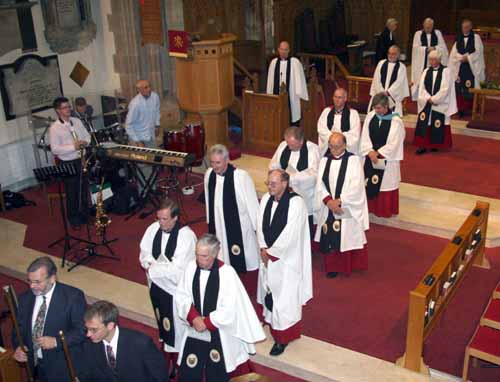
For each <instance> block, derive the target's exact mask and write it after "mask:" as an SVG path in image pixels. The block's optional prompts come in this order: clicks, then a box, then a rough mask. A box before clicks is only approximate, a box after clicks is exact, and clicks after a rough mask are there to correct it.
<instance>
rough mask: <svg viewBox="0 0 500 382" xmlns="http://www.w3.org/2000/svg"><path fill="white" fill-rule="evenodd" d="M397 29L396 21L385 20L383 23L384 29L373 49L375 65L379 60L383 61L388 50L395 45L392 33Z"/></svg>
mask: <svg viewBox="0 0 500 382" xmlns="http://www.w3.org/2000/svg"><path fill="white" fill-rule="evenodd" d="M397 28H398V21H397V20H396V19H392V18H391V19H387V21H386V23H385V28H384V30H383V31H382V33H380V36H379V37H378V39H377V46H376V49H375V59H376V61H377V63H378V62H379V61H380V60H385V59H386V58H387V52H388V51H389V48H390V47H391V46H393V45H396V39H395V38H394V32H395V30H396V29H397Z"/></svg>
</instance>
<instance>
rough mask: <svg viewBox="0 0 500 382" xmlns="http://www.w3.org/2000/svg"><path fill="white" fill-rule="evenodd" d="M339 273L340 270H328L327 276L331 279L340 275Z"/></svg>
mask: <svg viewBox="0 0 500 382" xmlns="http://www.w3.org/2000/svg"><path fill="white" fill-rule="evenodd" d="M338 274H339V273H338V272H328V273H327V274H326V277H328V278H329V279H334V278H335V277H337V276H338Z"/></svg>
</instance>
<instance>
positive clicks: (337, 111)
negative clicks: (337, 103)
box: [335, 108, 344, 114]
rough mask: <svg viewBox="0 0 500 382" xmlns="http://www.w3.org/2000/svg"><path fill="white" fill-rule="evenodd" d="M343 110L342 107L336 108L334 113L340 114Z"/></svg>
mask: <svg viewBox="0 0 500 382" xmlns="http://www.w3.org/2000/svg"><path fill="white" fill-rule="evenodd" d="M343 111H344V108H342V109H340V110H338V109H335V114H342V112H343Z"/></svg>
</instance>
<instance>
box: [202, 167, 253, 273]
mask: <svg viewBox="0 0 500 382" xmlns="http://www.w3.org/2000/svg"><path fill="white" fill-rule="evenodd" d="M212 171H213V170H212V168H209V169H208V170H207V172H206V173H205V208H206V213H207V222H208V220H209V210H208V206H209V200H208V195H209V193H208V180H209V178H210V174H211V173H212ZM215 178H216V183H215V197H214V219H215V231H216V236H217V238H218V239H219V241H220V242H221V251H220V254H219V256H220V259H221V260H222V261H224V262H225V263H227V264H231V262H230V257H229V248H228V246H227V233H226V225H225V223H224V192H223V189H224V179H225V177H223V176H220V175H215ZM234 190H235V194H236V203H237V205H238V213H239V216H240V224H241V235H242V238H243V247H244V249H245V264H246V267H247V270H248V271H254V270H256V269H257V268H258V267H259V258H260V254H259V249H258V247H257V236H256V234H255V230H256V229H257V211H258V209H259V200H258V199H257V192H256V191H255V185H254V183H253V180H252V178H251V177H250V175H248V173H247V172H246V171H245V170H241V169H239V168H237V169H235V170H234Z"/></svg>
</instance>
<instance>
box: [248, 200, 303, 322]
mask: <svg viewBox="0 0 500 382" xmlns="http://www.w3.org/2000/svg"><path fill="white" fill-rule="evenodd" d="M269 197H270V196H269V193H265V194H264V196H263V197H262V200H261V202H260V208H259V219H258V237H259V244H260V247H261V248H267V244H266V241H265V240H264V233H263V231H262V223H263V222H262V220H263V217H264V210H265V208H266V204H267V201H268V200H269ZM277 206H278V203H277V202H274V203H273V206H272V209H271V221H272V218H273V216H274V213H275V211H276V208H277ZM267 252H268V253H269V254H270V255H271V256H274V257H277V258H278V259H279V260H277V261H272V260H269V262H268V263H267V268H266V267H265V266H264V263H262V262H261V264H260V269H259V283H258V287H257V302H258V303H259V304H261V305H262V306H263V313H264V319H265V321H266V322H267V323H269V324H271V327H272V328H273V329H275V330H286V329H288V328H290V327H292V326H293V325H295V324H296V323H297V322H299V321H300V320H301V319H302V305H305V304H306V303H307V301H309V300H310V299H311V298H312V297H313V288H312V266H311V242H310V234H309V225H308V222H307V208H306V205H305V203H304V201H303V200H302V198H301V197H300V196H295V197H293V198H291V199H290V206H289V209H288V219H287V224H286V226H285V228H284V229H283V231H282V232H281V234H280V235H279V237H278V238H277V239H276V241H275V242H274V244H273V246H272V247H271V248H267ZM268 289H269V290H270V291H271V293H272V295H273V311H272V312H270V311H269V310H267V308H266V306H265V304H264V298H265V297H266V293H267V290H268Z"/></svg>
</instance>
